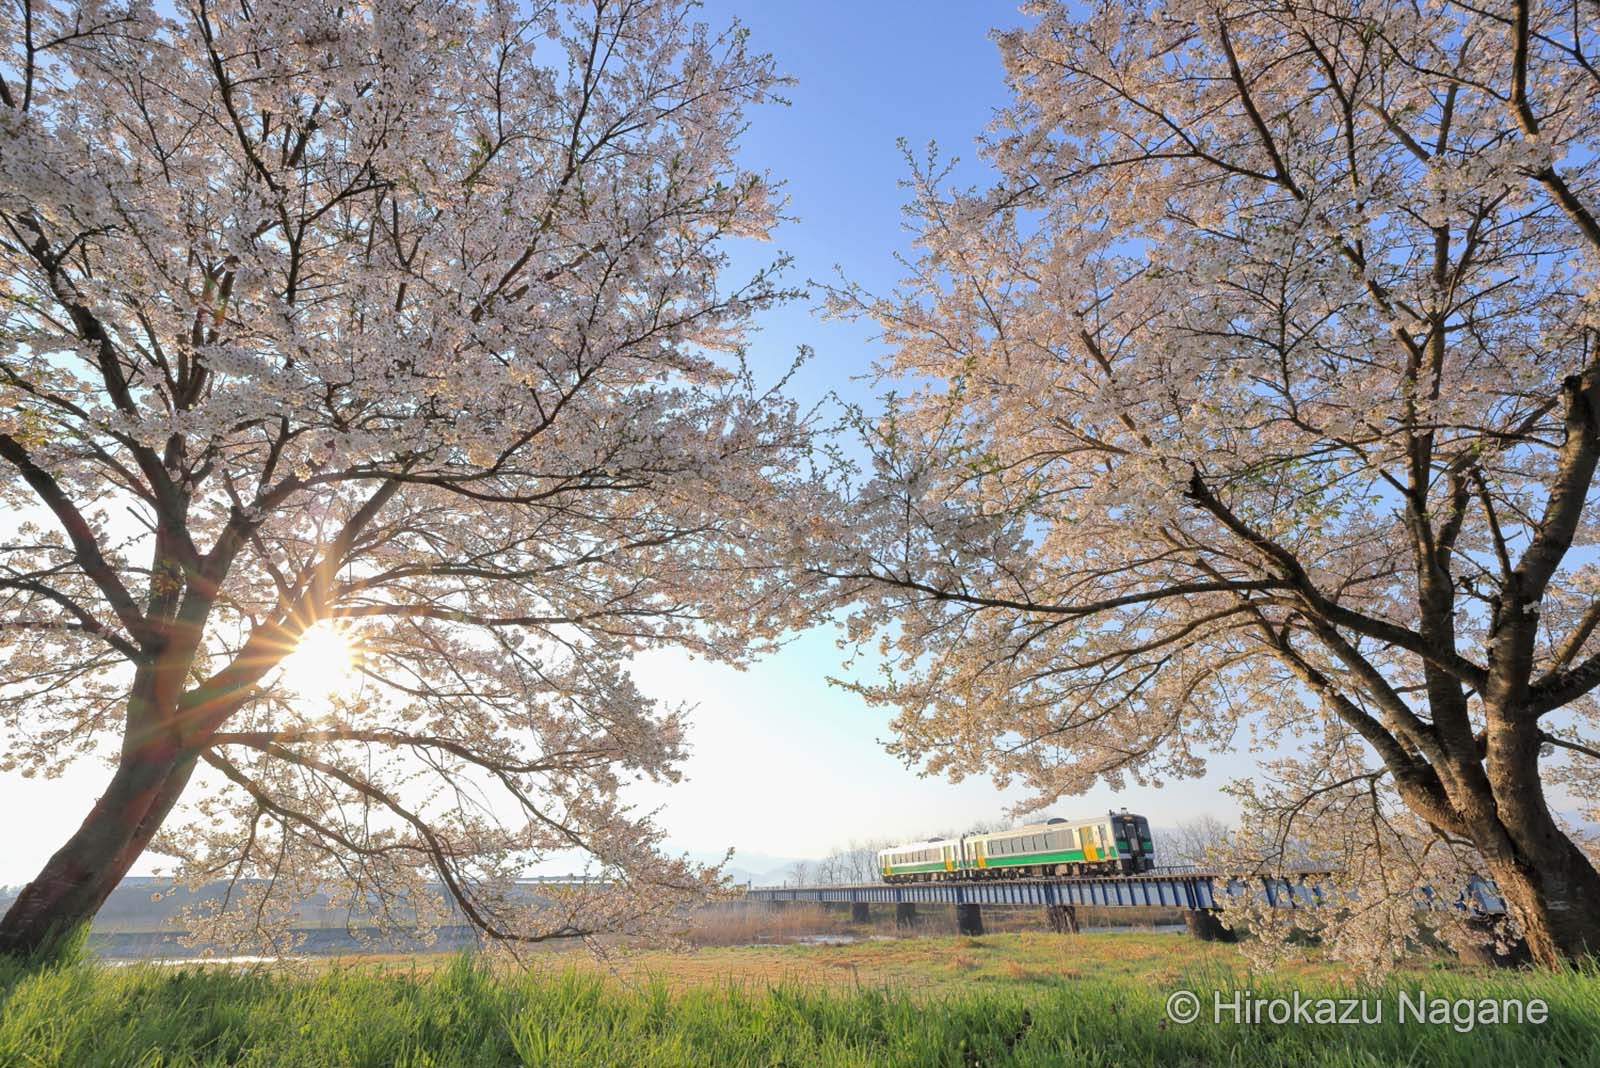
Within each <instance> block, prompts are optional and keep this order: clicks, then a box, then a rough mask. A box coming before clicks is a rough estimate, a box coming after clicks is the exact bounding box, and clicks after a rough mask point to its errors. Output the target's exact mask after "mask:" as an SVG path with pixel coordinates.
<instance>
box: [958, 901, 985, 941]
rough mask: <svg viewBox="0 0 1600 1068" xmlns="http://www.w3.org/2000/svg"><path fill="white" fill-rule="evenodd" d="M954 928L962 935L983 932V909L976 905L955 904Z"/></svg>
mask: <svg viewBox="0 0 1600 1068" xmlns="http://www.w3.org/2000/svg"><path fill="white" fill-rule="evenodd" d="M956 930H957V931H958V932H959V933H961V934H964V935H974V936H976V935H981V934H983V909H982V908H981V907H979V906H978V905H957V906H956Z"/></svg>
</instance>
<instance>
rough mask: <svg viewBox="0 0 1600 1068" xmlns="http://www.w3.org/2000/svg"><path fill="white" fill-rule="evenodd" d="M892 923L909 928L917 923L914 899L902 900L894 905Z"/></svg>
mask: <svg viewBox="0 0 1600 1068" xmlns="http://www.w3.org/2000/svg"><path fill="white" fill-rule="evenodd" d="M894 925H895V926H896V927H900V928H906V929H910V928H913V927H915V926H916V925H917V904H916V902H914V901H902V902H900V903H899V904H897V905H895V907H894Z"/></svg>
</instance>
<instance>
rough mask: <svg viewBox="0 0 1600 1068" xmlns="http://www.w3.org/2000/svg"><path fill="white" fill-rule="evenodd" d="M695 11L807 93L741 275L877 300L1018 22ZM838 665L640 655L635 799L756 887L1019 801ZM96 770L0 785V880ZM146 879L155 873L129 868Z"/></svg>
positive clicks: (792, 656)
mask: <svg viewBox="0 0 1600 1068" xmlns="http://www.w3.org/2000/svg"><path fill="white" fill-rule="evenodd" d="M704 12H705V18H706V20H707V21H708V22H710V23H712V24H713V25H722V24H725V23H726V22H727V21H728V20H729V19H731V18H732V17H734V16H737V17H738V18H739V19H740V20H741V21H743V22H744V23H745V24H746V25H747V26H749V28H750V30H751V34H752V44H753V46H754V47H755V48H757V49H759V50H764V51H771V52H773V53H774V54H775V55H776V57H777V62H778V65H779V68H780V70H782V71H783V72H784V73H786V74H789V75H792V76H793V77H795V78H796V79H797V80H798V84H796V85H795V86H793V87H792V88H791V89H790V90H789V91H788V94H787V95H788V96H789V97H790V98H791V99H792V101H793V104H792V106H789V107H781V106H776V105H774V106H767V107H763V108H761V109H758V110H757V111H756V112H754V113H753V114H752V115H751V116H750V118H751V128H750V130H749V131H748V133H747V135H746V137H745V141H744V152H745V158H746V162H747V163H748V164H749V165H750V166H754V167H759V168H765V169H768V170H770V171H771V172H772V174H773V176H774V177H775V178H778V179H781V180H783V181H785V182H786V183H787V192H788V195H789V198H790V206H789V212H790V214H792V215H795V216H798V221H797V222H794V223H790V224H788V225H786V226H784V227H782V228H780V229H779V230H778V231H777V232H776V234H775V235H774V237H775V240H774V241H773V242H772V243H771V244H770V245H765V246H755V247H742V248H740V249H739V250H738V252H737V263H736V267H737V268H738V269H739V270H743V271H749V270H752V269H754V268H755V267H756V266H758V265H759V264H761V263H763V262H766V261H769V260H770V259H771V258H773V257H774V256H776V255H777V254H778V253H780V252H784V253H789V254H791V255H792V256H793V257H794V260H795V265H794V268H793V270H792V272H791V276H790V280H791V282H792V283H794V284H803V283H804V282H805V280H806V279H808V278H819V279H820V278H829V277H832V276H833V272H834V267H835V265H836V264H837V265H839V266H840V267H841V268H843V270H844V271H845V272H846V274H847V275H848V276H849V277H851V278H852V279H854V280H855V281H858V282H860V283H861V284H863V285H865V286H866V287H867V288H869V289H873V290H879V291H881V290H884V289H886V288H888V287H889V286H891V285H892V284H893V283H894V281H895V280H896V278H897V273H898V272H897V269H896V263H895V260H894V254H895V252H896V251H904V250H906V249H907V248H908V246H909V235H908V234H907V232H906V231H905V229H904V227H903V223H902V216H901V213H900V208H901V206H902V204H903V203H904V198H905V191H904V190H903V189H901V188H900V187H899V185H898V182H899V180H900V179H901V178H902V177H904V176H905V173H906V170H905V164H904V160H903V159H902V156H901V153H900V150H899V148H898V147H897V144H896V141H897V139H898V138H902V137H903V138H905V139H906V140H907V141H908V142H909V143H910V144H911V146H912V147H913V148H914V149H916V150H917V151H920V150H921V148H922V146H924V145H925V144H926V143H927V142H928V141H930V140H937V141H938V142H939V143H940V144H941V146H942V148H943V150H944V152H945V154H947V155H948V154H956V155H959V156H961V157H962V158H963V159H964V160H965V161H966V162H967V168H966V169H964V173H966V174H968V175H970V179H971V180H974V181H976V180H979V179H981V177H982V171H981V169H980V167H979V165H978V162H977V160H976V153H975V152H974V151H973V146H972V139H973V137H974V135H976V134H977V133H978V132H980V131H981V130H982V129H983V127H984V126H985V125H986V124H987V122H988V121H989V118H990V116H991V113H992V111H993V109H994V108H995V107H997V106H999V105H1000V104H1001V103H1003V102H1004V99H1005V87H1004V83H1003V80H1002V74H1001V66H1000V62H999V58H998V54H997V52H996V50H995V46H994V44H993V43H992V42H991V41H990V40H989V39H988V31H989V30H990V29H991V28H993V27H996V26H1010V25H1015V24H1016V23H1017V22H1018V21H1019V20H1020V16H1019V15H1018V14H1017V13H1016V10H1015V7H1014V6H1013V5H1012V4H1010V3H1001V2H987V3H986V2H978V0H968V2H955V0H945V2H939V3H934V2H927V0H924V2H921V3H910V2H904V0H857V2H855V3H844V2H841V0H825V2H818V0H808V2H806V3H796V2H783V3H779V2H763V3H754V2H751V0H744V2H736V0H710V2H708V3H707V4H706V5H705V8H704ZM760 325H761V330H760V332H759V333H758V334H757V335H756V336H755V337H754V338H753V339H752V344H751V359H752V361H753V362H754V363H755V364H756V365H757V366H758V367H761V368H764V369H766V370H768V371H769V372H771V373H777V372H778V371H779V370H780V369H781V368H783V367H785V366H787V364H788V362H789V361H790V360H791V359H792V358H793V355H794V351H795V349H796V347H797V346H799V345H802V344H805V345H809V346H811V347H812V348H813V349H814V350H815V352H816V356H815V359H814V360H813V361H812V362H811V363H810V364H809V365H807V366H806V367H805V368H804V369H803V370H802V371H801V372H800V374H799V376H798V377H797V379H796V380H795V383H794V390H795V392H796V394H797V395H798V397H799V398H800V399H801V400H802V401H805V402H814V401H816V400H819V399H821V398H822V397H824V396H825V395H826V394H828V393H829V392H830V391H832V390H837V391H838V392H840V393H841V394H844V395H846V396H848V397H851V398H853V399H860V400H865V399H867V398H869V397H870V393H871V391H870V387H869V386H868V385H867V384H866V383H864V382H861V381H859V378H860V376H862V375H864V374H865V373H866V372H867V370H868V369H869V366H870V364H871V362H872V360H873V358H874V356H875V355H876V353H877V351H878V349H877V348H876V346H875V345H874V343H873V341H872V330H871V328H870V327H868V326H866V325H863V324H850V323H838V322H824V321H822V320H821V319H819V318H817V317H816V316H815V315H813V314H812V310H811V308H810V307H809V306H808V305H807V304H806V303H803V302H802V303H799V304H795V305H792V306H789V307H787V308H783V309H779V310H776V311H773V312H770V313H768V314H766V315H764V316H763V317H762V319H761V321H760ZM838 664H839V653H838V650H837V649H836V648H835V646H834V633H833V632H832V630H831V629H829V628H823V629H819V630H817V631H814V632H812V633H809V634H807V635H804V636H802V637H800V638H799V639H797V640H796V641H795V642H793V643H792V644H791V645H790V646H789V647H788V648H786V649H785V650H784V651H783V652H782V653H780V654H778V655H776V656H773V657H771V658H768V659H767V660H765V661H763V662H762V663H760V664H758V665H756V666H755V667H753V668H752V669H750V670H748V671H744V672H739V671H734V670H732V669H729V668H725V667H720V666H716V665H710V664H706V663H704V662H695V661H690V660H688V659H686V658H685V657H683V656H682V655H679V654H675V653H668V652H661V653H656V654H652V655H650V656H647V657H644V658H642V660H641V661H640V662H639V664H638V665H637V670H638V675H639V679H640V682H641V684H642V685H643V687H644V688H645V690H646V692H648V693H650V694H651V695H653V696H655V697H658V698H660V699H662V700H663V701H666V702H669V703H678V702H687V703H690V704H692V705H694V706H695V709H696V711H695V713H694V717H693V725H694V729H693V734H692V740H693V745H694V755H693V757H692V758H691V760H690V761H689V763H688V765H687V766H686V768H685V772H686V774H687V776H688V780H687V781H686V782H684V783H681V784H679V785H676V786H673V787H671V788H669V789H665V790H655V789H652V790H650V791H648V792H641V793H640V795H639V796H638V801H639V803H640V804H643V805H646V806H652V807H653V806H656V805H660V806H661V807H662V811H661V815H660V820H661V822H662V823H663V825H664V826H665V827H666V828H667V829H668V831H669V834H670V840H669V844H670V845H671V846H672V847H674V848H676V849H681V850H686V851H690V852H693V853H694V854H696V855H699V856H710V855H712V854H714V853H720V852H721V851H722V850H724V849H726V848H728V847H730V846H731V847H734V848H736V849H737V851H738V856H737V857H736V859H735V861H734V863H735V864H736V865H737V866H739V867H741V868H745V869H748V870H753V871H757V872H761V871H765V870H767V869H769V868H771V867H773V866H775V865H776V863H777V862H778V860H780V859H783V858H791V857H807V856H819V855H822V854H824V853H826V852H827V851H828V850H829V849H830V848H832V847H833V846H835V845H844V844H846V843H848V842H849V841H850V840H852V839H865V838H876V837H887V836H893V837H902V836H903V837H907V838H909V837H914V836H919V835H925V834H927V833H929V832H932V831H939V830H945V829H951V828H961V827H965V826H967V825H969V824H971V823H972V822H973V821H975V820H978V819H993V818H996V817H998V816H999V815H1000V813H1001V811H1002V809H1003V808H1004V807H1005V806H1006V805H1007V804H1009V803H1012V802H1015V801H1017V800H1019V799H1020V794H1019V793H1016V792H1013V793H1009V794H1004V793H1001V792H1000V791H998V790H996V789H995V788H994V787H993V786H992V785H990V784H989V783H988V782H987V781H982V780H968V781H966V782H964V783H961V784H959V785H951V784H949V783H946V782H943V781H942V780H937V779H923V778H919V777H918V776H917V775H916V774H915V772H913V771H911V770H908V769H906V768H904V767H902V766H901V765H900V764H899V762H898V761H896V760H895V759H894V758H892V757H890V756H889V755H888V754H886V753H885V752H884V750H883V747H882V744H881V743H882V740H883V739H884V738H885V736H886V735H887V733H888V731H887V727H886V723H887V718H888V717H887V714H886V713H884V712H880V711H874V710H871V709H868V708H866V707H865V706H864V705H863V704H862V703H861V702H860V701H859V700H858V699H857V698H855V697H853V696H852V695H850V694H847V693H844V692H842V691H840V690H838V689H837V688H834V687H831V686H829V685H828V683H827V681H826V678H827V676H828V675H829V674H830V673H834V672H837V670H838ZM1246 770H1247V768H1246V764H1245V762H1244V761H1243V760H1242V759H1240V758H1229V759H1228V760H1227V761H1225V762H1219V763H1218V764H1217V765H1216V766H1215V767H1214V768H1213V772H1212V774H1211V775H1210V776H1208V778H1206V779H1204V780H1200V781H1196V782H1189V783H1179V784H1173V785H1169V786H1167V787H1166V788H1164V789H1162V790H1161V791H1158V792H1154V791H1128V792H1126V793H1124V794H1123V795H1121V796H1117V795H1113V794H1112V793H1111V791H1109V790H1103V789H1102V790H1096V791H1093V792H1091V793H1090V794H1088V795H1086V796H1084V797H1081V798H1077V799H1073V800H1070V801H1064V802H1062V803H1061V804H1059V805H1057V806H1056V808H1055V811H1057V812H1058V813H1060V814H1062V815H1069V814H1074V813H1090V812H1094V811H1097V810H1099V811H1103V810H1105V809H1106V808H1108V807H1122V806H1124V805H1125V806H1127V807H1129V808H1131V809H1134V810H1135V811H1139V812H1143V813H1144V814H1145V815H1147V816H1148V817H1149V818H1150V819H1151V821H1152V822H1153V823H1156V824H1158V825H1170V824H1172V823H1176V822H1178V821H1180V820H1185V819H1192V818H1194V817H1197V816H1199V815H1202V814H1208V813H1209V814H1213V815H1216V816H1220V817H1223V818H1228V817H1230V816H1231V815H1232V813H1233V806H1232V804H1231V802H1230V801H1229V800H1228V799H1226V798H1224V797H1221V796H1219V795H1218V793H1217V788H1218V787H1219V786H1220V785H1222V784H1223V783H1225V782H1226V780H1227V779H1229V778H1232V777H1234V776H1237V775H1240V774H1243V773H1244V772H1245V771H1246ZM105 775H106V772H105V771H104V769H103V768H100V767H98V766H95V765H93V764H92V763H86V764H80V765H79V766H78V767H76V768H74V769H73V770H72V771H71V772H69V773H68V774H67V775H66V776H65V777H63V778H62V779H59V780H54V781H51V782H45V783H41V782H33V781H27V780H21V779H18V778H16V777H14V776H12V777H7V778H5V779H0V809H3V810H4V811H6V812H8V813H12V814H13V818H12V820H11V821H9V823H10V826H9V827H8V830H7V838H6V844H7V848H6V850H5V851H4V854H3V855H0V884H8V883H10V884H14V883H20V882H23V881H25V880H26V879H28V878H30V877H31V876H32V875H33V874H35V872H36V871H37V870H38V867H39V865H40V864H42V863H43V861H44V860H45V859H46V857H47V856H48V855H49V853H50V852H51V851H53V850H54V849H55V848H56V847H58V846H59V845H60V844H61V842H62V841H63V840H65V838H66V836H67V835H68V834H70V833H71V831H72V829H73V828H74V827H75V826H76V825H77V823H78V822H79V821H80V820H81V819H82V817H83V815H84V813H85V812H86V811H87V809H88V806H89V804H90V803H91V802H92V799H93V797H94V796H95V794H96V793H97V792H98V791H99V789H100V787H101V785H102V783H103V781H104V778H105ZM17 814H21V815H20V816H18V815H17ZM152 866H153V861H152V860H151V859H149V858H147V859H146V860H144V861H141V863H140V864H139V865H137V866H136V867H135V869H134V871H135V873H136V874H139V873H147V872H149V871H150V870H151V869H152Z"/></svg>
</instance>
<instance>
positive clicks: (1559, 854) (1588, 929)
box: [1485, 837, 1600, 967]
mask: <svg viewBox="0 0 1600 1068" xmlns="http://www.w3.org/2000/svg"><path fill="white" fill-rule="evenodd" d="M1517 845H1518V855H1516V856H1486V857H1485V860H1486V862H1487V864H1488V867H1489V875H1490V876H1492V877H1493V879H1494V882H1495V886H1496V887H1497V888H1498V889H1499V891H1500V895H1501V896H1502V897H1504V898H1505V900H1506V905H1507V906H1508V907H1509V908H1510V909H1511V913H1512V915H1513V916H1515V917H1516V919H1517V922H1518V923H1519V924H1521V925H1522V930H1523V935H1524V937H1525V938H1526V939H1527V942H1528V950H1529V952H1530V953H1531V954H1532V955H1533V959H1534V960H1535V961H1537V962H1538V963H1539V964H1541V965H1543V966H1545V967H1558V966H1561V965H1566V964H1574V963H1577V962H1579V961H1582V960H1583V959H1584V958H1586V957H1596V958H1600V873H1597V872H1596V871H1595V869H1594V865H1592V864H1590V863H1589V858H1588V857H1586V856H1584V854H1583V853H1582V851H1580V850H1579V849H1578V847H1577V846H1575V845H1573V844H1572V842H1571V841H1570V840H1567V839H1565V838H1564V837H1563V838H1562V840H1561V841H1560V842H1551V843H1529V842H1518V843H1517Z"/></svg>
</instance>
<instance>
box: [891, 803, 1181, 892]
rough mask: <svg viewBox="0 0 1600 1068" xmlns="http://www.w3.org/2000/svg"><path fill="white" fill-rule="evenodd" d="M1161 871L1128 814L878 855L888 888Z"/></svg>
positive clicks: (1139, 823) (1140, 825)
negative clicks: (908, 884)
mask: <svg viewBox="0 0 1600 1068" xmlns="http://www.w3.org/2000/svg"><path fill="white" fill-rule="evenodd" d="M1155 866H1156V853H1155V843H1154V842H1153V841H1152V840H1151V838H1150V823H1149V821H1148V820H1146V819H1145V818H1144V817H1143V816H1135V815H1133V814H1131V813H1129V812H1127V811H1126V810H1124V811H1122V812H1108V813H1106V814H1105V815H1104V816H1095V817H1092V818H1089V819H1081V820H1064V819H1049V820H1046V821H1044V822H1043V823H1030V824H1027V825H1026V826H1022V827H1012V828H1011V829H1009V830H1005V831H992V832H990V833H988V834H964V835H962V836H961V837H959V838H935V839H931V840H929V841H927V842H913V843H911V844H910V845H902V846H893V847H891V848H889V849H882V850H879V851H878V871H879V873H880V874H881V875H882V876H883V878H884V881H885V882H891V883H898V882H927V881H929V880H943V879H993V878H1011V879H1014V878H1018V877H1022V876H1040V875H1108V874H1118V875H1131V874H1133V873H1135V872H1141V871H1151V870H1153V869H1154V868H1155Z"/></svg>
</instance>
